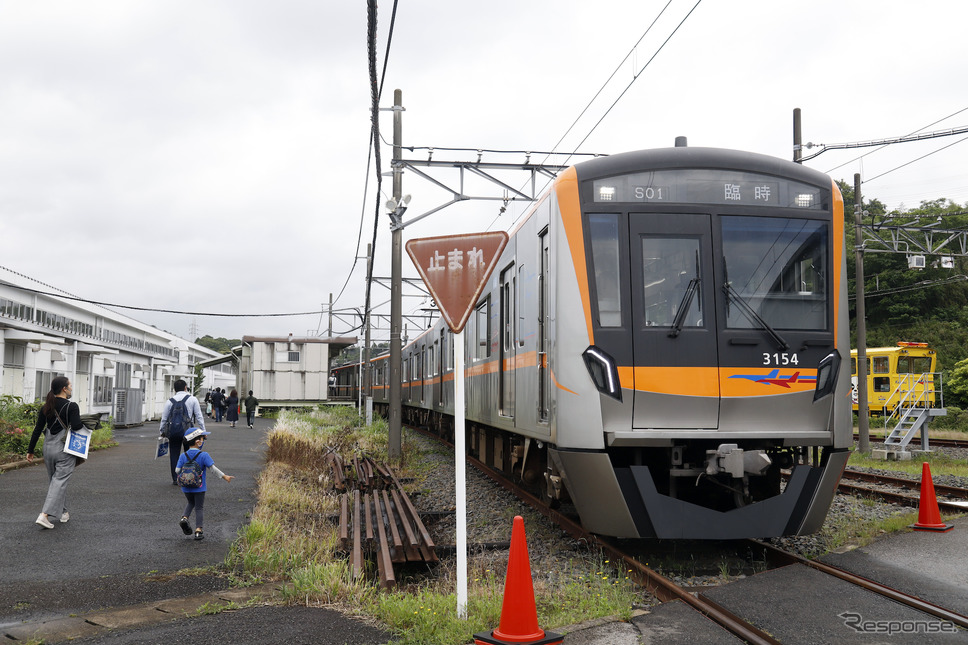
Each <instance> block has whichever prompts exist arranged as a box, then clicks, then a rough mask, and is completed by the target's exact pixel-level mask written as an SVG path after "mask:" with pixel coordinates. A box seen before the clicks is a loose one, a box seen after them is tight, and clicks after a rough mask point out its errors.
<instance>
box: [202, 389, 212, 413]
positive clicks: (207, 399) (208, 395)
mask: <svg viewBox="0 0 968 645" xmlns="http://www.w3.org/2000/svg"><path fill="white" fill-rule="evenodd" d="M203 403H204V404H205V416H207V417H208V418H209V419H211V418H212V391H211V390H209V391H208V392H206V393H205V400H204V401H203Z"/></svg>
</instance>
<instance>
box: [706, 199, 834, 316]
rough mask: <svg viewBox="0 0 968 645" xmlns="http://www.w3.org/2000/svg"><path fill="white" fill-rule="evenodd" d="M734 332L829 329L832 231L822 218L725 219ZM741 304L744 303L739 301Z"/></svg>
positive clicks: (725, 258)
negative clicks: (828, 277)
mask: <svg viewBox="0 0 968 645" xmlns="http://www.w3.org/2000/svg"><path fill="white" fill-rule="evenodd" d="M722 230H723V270H724V271H725V274H726V284H727V287H728V292H729V294H730V296H731V298H730V299H728V300H729V301H730V302H731V303H732V304H731V305H730V306H728V307H727V317H726V324H727V326H728V327H730V328H734V329H766V330H769V331H772V330H773V329H800V330H826V329H827V328H828V325H829V322H828V318H829V316H828V307H829V304H828V298H827V276H828V274H829V270H828V269H829V256H828V250H827V249H828V237H829V232H828V227H827V224H826V223H824V222H820V221H817V220H807V219H795V218H780V217H747V216H724V217H722ZM735 300H738V301H740V302H733V301H735Z"/></svg>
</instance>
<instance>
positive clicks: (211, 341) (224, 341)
mask: <svg viewBox="0 0 968 645" xmlns="http://www.w3.org/2000/svg"><path fill="white" fill-rule="evenodd" d="M195 344H196V345H201V346H202V347H208V348H209V349H211V350H214V351H216V352H218V353H219V354H228V353H229V352H231V351H232V348H233V347H235V346H237V345H241V344H242V341H241V340H239V339H237V338H235V339H228V338H222V337H219V338H212V337H211V336H209V335H207V334H206V335H205V336H202V337H201V338H196V339H195Z"/></svg>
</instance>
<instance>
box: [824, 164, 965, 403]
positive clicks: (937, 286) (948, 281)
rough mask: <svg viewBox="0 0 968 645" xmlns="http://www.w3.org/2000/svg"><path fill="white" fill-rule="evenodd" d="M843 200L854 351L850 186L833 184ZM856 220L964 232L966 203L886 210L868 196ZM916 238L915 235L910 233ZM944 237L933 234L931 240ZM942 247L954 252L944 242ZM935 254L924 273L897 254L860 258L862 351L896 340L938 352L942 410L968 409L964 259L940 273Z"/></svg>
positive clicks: (939, 201) (928, 259)
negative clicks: (863, 313)
mask: <svg viewBox="0 0 968 645" xmlns="http://www.w3.org/2000/svg"><path fill="white" fill-rule="evenodd" d="M838 185H839V186H840V190H841V192H842V193H843V195H844V219H845V220H846V221H845V223H846V233H847V276H848V293H849V296H850V324H851V346H852V347H856V346H857V316H856V302H855V300H854V294H855V293H856V271H855V262H854V252H853V250H854V248H855V235H854V189H853V186H851V185H848V184H846V183H845V182H838ZM863 210H864V211H865V215H864V217H863V221H864V223H865V224H866V225H870V226H871V227H873V228H874V229H875V230H877V231H878V234H879V235H883V236H884V237H885V239H886V238H887V237H888V236H889V231H888V230H886V228H885V227H889V226H898V225H906V224H908V223H910V222H912V221H913V220H914V219H915V218H920V219H919V222H918V223H917V224H912V225H916V226H924V225H925V224H931V227H930V228H933V229H938V230H965V229H968V205H961V204H958V203H956V202H953V201H951V200H949V199H935V200H930V201H923V202H921V203H920V204H919V205H918V206H917V207H914V208H905V207H902V208H901V209H899V210H894V211H890V212H889V211H888V210H887V209H886V207H885V206H884V204H883V203H882V202H881V201H880V200H878V199H876V198H874V199H870V200H868V201H864V203H863ZM917 235H920V236H921V237H923V234H915V236H917ZM941 239H944V238H943V237H942V236H941V235H940V234H935V240H936V243H937V241H938V240H941ZM949 248H956V245H954V244H950V245H949ZM940 259H941V258H940V256H937V255H934V256H933V255H928V256H926V262H925V264H926V266H925V268H924V269H920V270H919V269H910V268H908V262H907V257H906V255H905V254H903V253H879V252H873V251H871V250H868V251H866V252H865V253H864V291H865V298H864V305H865V308H866V321H867V346H868V347H890V346H893V345H896V344H897V343H898V342H899V341H915V342H924V343H928V345H929V347H931V348H932V349H934V350H935V351H936V352H937V353H938V368H937V369H938V370H939V371H940V372H942V378H943V382H944V397H945V405H946V406H949V407H950V406H957V407H960V408H968V258H964V257H955V258H954V268H951V269H945V268H942V267H941V266H940V265H941V262H940Z"/></svg>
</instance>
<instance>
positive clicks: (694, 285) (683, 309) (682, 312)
mask: <svg viewBox="0 0 968 645" xmlns="http://www.w3.org/2000/svg"><path fill="white" fill-rule="evenodd" d="M698 290H699V278H693V279H692V280H690V281H689V284H688V285H687V286H686V292H685V293H684V294H682V302H680V303H679V309H678V310H677V311H676V318H675V320H673V321H672V331H670V332H669V337H670V338H676V337H677V336H678V335H679V332H681V331H682V323H684V322H685V320H686V313H688V311H689V306H690V305H692V301H693V299H694V298H695V297H696V291H698Z"/></svg>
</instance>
